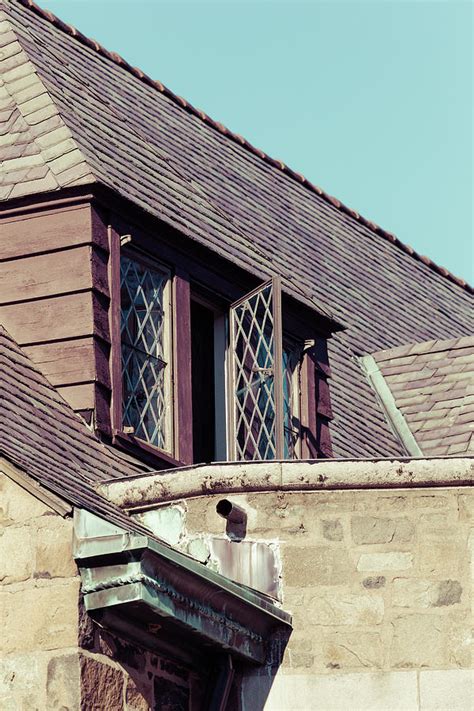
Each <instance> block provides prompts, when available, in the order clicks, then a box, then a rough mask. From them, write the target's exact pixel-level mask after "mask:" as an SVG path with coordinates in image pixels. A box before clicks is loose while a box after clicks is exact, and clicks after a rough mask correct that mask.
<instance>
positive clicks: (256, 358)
mask: <svg viewBox="0 0 474 711" xmlns="http://www.w3.org/2000/svg"><path fill="white" fill-rule="evenodd" d="M280 314H281V310H280V292H279V283H278V282H276V280H272V281H270V282H267V283H266V284H263V285H262V286H261V287H260V288H259V289H256V290H255V291H254V292H252V293H251V294H248V295H247V296H246V297H244V298H243V299H241V300H240V301H239V302H237V303H235V304H234V305H233V306H232V308H231V311H230V315H231V356H232V389H233V403H232V412H231V415H232V422H233V426H232V429H233V441H232V444H233V449H234V452H233V453H234V456H235V458H236V459H239V460H240V459H245V460H259V459H275V458H282V456H283V455H284V453H283V407H282V405H283V403H282V396H283V388H282V357H281V326H280Z"/></svg>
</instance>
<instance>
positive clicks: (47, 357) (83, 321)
mask: <svg viewBox="0 0 474 711" xmlns="http://www.w3.org/2000/svg"><path fill="white" fill-rule="evenodd" d="M107 263H108V238H107V227H106V225H105V223H104V220H103V219H102V217H101V215H100V214H99V212H98V210H97V209H96V208H94V207H93V206H92V205H91V203H90V202H89V199H88V198H84V201H83V202H79V203H77V202H73V201H71V204H68V203H67V202H66V203H64V200H63V201H61V203H58V204H55V201H54V200H52V201H51V202H50V203H49V204H48V203H43V204H42V205H40V206H36V207H35V206H34V205H31V206H29V207H26V208H21V207H19V208H18V211H17V212H15V211H14V210H13V211H12V210H8V213H7V212H5V213H4V214H3V215H1V214H0V274H1V279H0V323H1V324H2V325H3V326H4V327H5V328H6V329H7V330H8V331H9V333H10V334H11V336H12V337H13V338H14V339H15V340H16V341H17V342H18V344H19V345H20V346H22V347H23V348H24V350H25V352H26V354H27V355H28V356H29V358H31V360H32V361H33V362H34V363H35V364H36V365H37V366H38V367H39V368H40V370H41V371H42V373H43V374H44V375H45V376H46V377H47V378H48V379H49V380H50V382H51V383H52V384H53V385H54V386H56V387H57V389H58V392H59V393H60V395H61V396H62V397H64V398H65V400H66V401H67V402H69V404H70V405H71V406H72V407H73V408H74V410H76V411H82V412H83V411H93V412H94V418H93V419H94V422H95V423H96V424H97V423H98V422H99V421H100V423H101V428H102V429H103V430H104V431H105V432H107V431H110V415H109V407H108V405H107V403H108V402H109V401H110V371H109V351H110V329H109V323H108V310H109V287H108V273H107V269H108V264H107Z"/></svg>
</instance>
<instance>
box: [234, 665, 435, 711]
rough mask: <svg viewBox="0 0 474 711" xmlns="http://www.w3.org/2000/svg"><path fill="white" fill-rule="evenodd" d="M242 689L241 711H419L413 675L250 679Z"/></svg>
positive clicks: (365, 674) (355, 674)
mask: <svg viewBox="0 0 474 711" xmlns="http://www.w3.org/2000/svg"><path fill="white" fill-rule="evenodd" d="M242 687H243V688H242V707H241V709H242V711H255V709H263V708H264V709H265V711H309V710H310V709H311V711H344V710H345V709H350V711H417V710H418V686H417V678H416V672H392V673H389V672H385V673H382V672H378V673H367V672H365V673H363V674H357V673H351V674H327V673H326V674H321V675H318V674H294V675H293V674H292V675H290V674H284V675H283V674H278V675H277V676H276V677H270V678H268V679H267V680H265V679H262V677H259V676H250V675H249V676H247V677H246V678H244V680H243V684H242ZM446 711H447V709H446Z"/></svg>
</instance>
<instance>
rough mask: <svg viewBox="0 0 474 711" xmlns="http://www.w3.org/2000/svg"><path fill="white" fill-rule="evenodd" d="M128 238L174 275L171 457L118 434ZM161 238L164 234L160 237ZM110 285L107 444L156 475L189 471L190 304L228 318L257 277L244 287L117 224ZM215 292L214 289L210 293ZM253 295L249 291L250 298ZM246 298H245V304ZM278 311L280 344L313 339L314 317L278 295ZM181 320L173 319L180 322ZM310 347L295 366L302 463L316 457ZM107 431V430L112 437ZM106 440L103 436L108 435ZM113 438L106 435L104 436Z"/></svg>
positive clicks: (151, 234)
mask: <svg viewBox="0 0 474 711" xmlns="http://www.w3.org/2000/svg"><path fill="white" fill-rule="evenodd" d="M130 232H131V233H132V234H133V248H134V251H137V252H140V253H143V255H145V257H146V256H147V257H148V259H149V260H151V262H153V261H154V262H157V263H158V264H162V265H163V266H165V267H167V268H169V269H170V271H171V274H172V284H171V287H172V292H171V293H172V343H173V346H172V351H173V353H172V364H173V377H172V395H173V430H174V438H173V451H172V452H171V453H169V452H165V451H164V450H161V449H160V448H158V447H156V446H154V445H151V444H148V443H147V442H145V441H144V440H140V439H138V438H137V437H134V436H133V435H130V434H126V433H124V432H123V428H122V402H121V397H122V395H121V393H122V377H121V339H120V309H121V299H120V253H121V249H122V246H121V242H130V241H131V240H132V237H131V235H130V234H128V233H130ZM165 234H166V233H165ZM109 249H110V252H109V285H110V301H111V303H110V307H109V327H110V333H111V338H110V344H111V345H110V348H111V358H110V370H111V398H110V403H109V405H110V409H109V412H110V428H111V435H112V443H113V444H115V445H117V446H118V447H119V448H121V449H124V450H126V451H128V452H130V453H131V454H132V455H134V456H136V457H138V458H140V459H141V460H143V461H146V462H147V463H149V464H150V465H151V466H153V467H154V468H156V469H160V468H161V469H162V468H169V467H176V466H183V465H191V464H193V463H194V460H193V442H192V382H191V367H190V357H189V354H190V352H191V315H190V311H191V298H192V295H198V294H200V293H201V292H202V295H203V296H205V298H206V301H207V302H208V303H209V304H215V306H216V308H217V309H218V310H219V311H222V310H223V309H224V310H226V311H227V318H228V316H229V311H228V309H229V307H230V306H231V304H232V303H234V302H235V301H236V300H237V301H238V300H240V299H239V298H238V297H240V298H242V294H243V293H244V292H245V293H246V295H247V296H248V294H249V293H250V291H249V288H248V287H249V286H251V284H252V283H253V285H254V288H255V289H258V288H260V287H261V283H260V285H259V286H257V287H255V277H250V276H249V275H247V276H245V275H244V276H245V279H246V281H247V283H248V286H247V288H246V287H245V285H244V284H245V282H243V281H242V278H243V276H242V275H241V276H239V278H238V279H234V274H235V272H234V270H232V273H231V274H227V273H226V271H225V268H224V267H222V269H221V268H217V264H218V263H220V262H219V260H218V259H217V257H216V264H214V262H212V263H211V264H209V262H208V260H205V261H204V262H203V261H201V260H199V259H196V261H195V258H194V257H193V256H192V254H191V255H189V254H187V253H186V252H181V251H180V250H177V249H176V248H175V247H174V246H173V245H172V244H170V243H169V242H168V241H167V240H166V239H165V240H164V241H162V239H161V237H160V238H157V236H156V231H155V230H151V231H148V230H146V228H142V227H138V226H137V225H134V226H132V224H131V223H128V221H127V222H125V221H123V220H122V219H120V218H118V217H115V218H114V220H113V221H112V224H110V223H109ZM211 285H212V286H211ZM253 290H254V289H251V291H253ZM243 298H245V294H244V297H243ZM282 300H283V306H280V310H279V313H280V318H281V319H284V330H283V329H282V333H283V340H282V345H283V346H284V345H286V344H287V343H290V344H291V343H294V344H301V345H303V343H305V341H306V339H307V338H311V337H312V338H315V337H316V338H318V331H317V327H316V326H315V325H313V324H314V320H313V317H312V316H311V314H310V313H309V312H308V315H306V316H304V317H302V314H301V308H300V307H298V308H295V305H294V304H293V303H292V302H291V299H289V297H288V296H287V295H285V294H283V296H282ZM177 315H178V316H177ZM228 350H229V341H228V342H227V351H226V360H228ZM316 362H317V358H316V359H315V357H313V355H312V352H311V348H307V347H306V345H305V347H302V351H301V360H300V365H299V392H298V398H299V401H298V404H299V409H300V421H301V427H300V446H299V449H300V452H299V453H298V457H301V459H308V458H316V456H319V455H317V447H316V444H315V442H316V440H317V403H316V388H317V378H318V376H317V374H316V371H315V363H316ZM224 372H225V376H226V381H227V386H226V398H227V399H228V400H229V389H230V383H229V381H228V374H229V369H228V364H227V363H226V364H225V365H224ZM226 429H227V432H228V434H229V438H228V439H227V457H226V458H227V460H228V461H230V460H231V458H232V447H231V444H232V443H231V441H230V436H231V431H232V430H231V427H230V423H229V421H227V428H226ZM109 432H110V430H109ZM105 434H106V436H107V433H105ZM108 436H110V435H108Z"/></svg>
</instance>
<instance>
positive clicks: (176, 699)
mask: <svg viewBox="0 0 474 711" xmlns="http://www.w3.org/2000/svg"><path fill="white" fill-rule="evenodd" d="M84 620H85V621H86V625H85V626H84V627H83V628H82V633H81V644H82V645H83V648H82V650H81V654H80V659H79V664H80V675H81V690H82V706H81V709H82V711H89V709H97V710H98V711H102V710H103V709H107V711H122V710H123V711H148V709H156V711H161V710H162V709H170V710H171V709H172V711H190V710H192V709H196V710H198V709H200V708H201V694H202V692H203V690H205V685H202V684H200V680H199V677H198V675H197V674H195V673H193V672H191V671H190V670H189V669H186V668H185V667H183V666H181V665H180V664H177V663H176V662H174V661H170V660H169V659H166V658H163V657H161V656H159V655H157V654H154V653H152V652H148V651H145V650H142V649H140V648H138V647H137V646H136V645H133V644H131V643H130V642H127V641H126V640H123V639H120V638H119V637H117V636H115V635H112V634H110V633H108V632H106V631H104V630H100V629H99V628H98V627H97V626H95V625H94V624H93V623H92V622H91V621H90V619H89V618H88V617H85V618H84Z"/></svg>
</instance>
